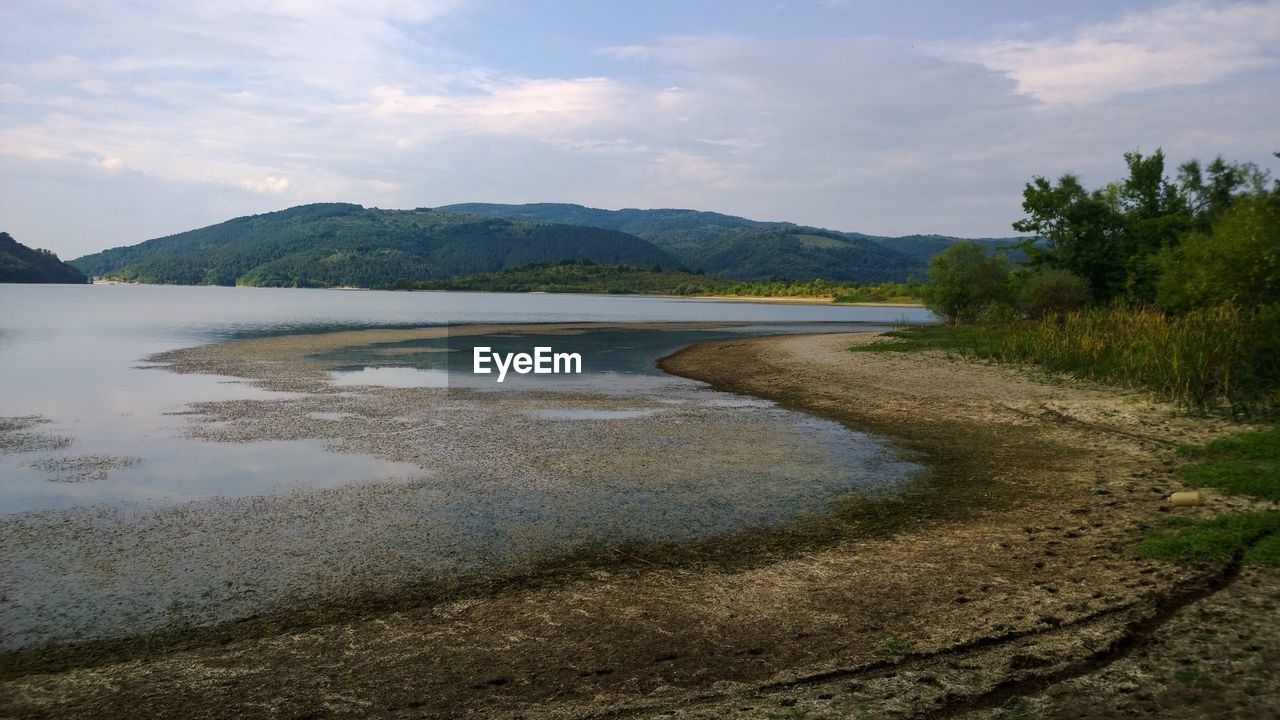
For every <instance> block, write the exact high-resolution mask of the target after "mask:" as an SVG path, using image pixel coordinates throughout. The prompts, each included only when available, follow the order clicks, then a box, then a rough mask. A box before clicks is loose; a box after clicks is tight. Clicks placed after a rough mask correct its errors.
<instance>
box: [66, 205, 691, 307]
mask: <svg viewBox="0 0 1280 720" xmlns="http://www.w3.org/2000/svg"><path fill="white" fill-rule="evenodd" d="M559 260H591V261H594V262H599V263H608V264H627V265H637V266H646V267H648V266H661V267H676V266H677V265H678V264H679V262H678V261H677V260H676V259H675V258H673V257H672V256H671V255H670V254H668V253H666V252H664V251H663V250H660V249H658V248H657V247H655V246H654V245H653V244H651V243H649V242H646V241H645V240H642V239H640V238H637V237H635V236H633V235H628V234H626V233H622V232H618V231H615V230H608V229H601V228H594V227H586V226H581V225H565V224H559V225H557V224H547V223H538V222H531V221H528V220H520V219H505V218H494V217H484V216H479V215H465V214H461V213H454V212H440V211H435V210H430V209H427V208H419V209H417V210H381V209H378V208H365V207H362V206H360V205H352V204H347V203H323V204H315V205H302V206H299V207H294V208H289V209H287V210H280V211H278V212H271V213H265V214H262V215H252V216H249V217H241V218H236V219H234V220H228V221H227V222H224V223H220V224H217V225H211V226H209V227H206V228H201V229H198V230H191V231H188V232H184V233H179V234H177V235H170V236H168V237H162V238H156V239H154V240H148V241H146V242H143V243H140V244H138V245H131V246H128V247H119V248H114V249H111V250H104V251H103V252H100V253H96V254H93V255H86V256H84V257H82V258H77V259H76V260H73V261H72V264H74V265H75V266H76V267H78V268H80V269H81V270H83V271H84V272H86V273H89V274H90V275H94V276H104V277H112V278H118V279H121V280H130V281H136V282H146V283H168V284H177V285H202V284H203V285H261V286H275V287H281V286H284V287H333V286H356V287H372V286H378V285H387V284H391V283H395V282H397V281H418V280H431V279H438V278H445V277H451V276H453V275H460V274H467V273H483V272H492V271H495V270H502V269H505V268H512V267H519V266H521V265H528V264H531V263H544V262H553V261H559Z"/></svg>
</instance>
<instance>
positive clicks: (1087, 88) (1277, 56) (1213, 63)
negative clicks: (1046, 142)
mask: <svg viewBox="0 0 1280 720" xmlns="http://www.w3.org/2000/svg"><path fill="white" fill-rule="evenodd" d="M938 49H939V50H940V51H942V52H943V53H944V54H946V55H949V56H951V57H956V58H962V59H971V60H976V61H978V62H981V63H983V64H984V65H986V66H988V67H991V68H994V69H996V70H1000V71H1002V72H1006V73H1008V74H1009V76H1010V77H1012V78H1014V79H1015V80H1017V82H1018V88H1019V90H1020V91H1022V92H1024V93H1026V94H1028V95H1032V96H1034V97H1036V98H1039V99H1040V100H1043V101H1045V102H1051V103H1076V104H1080V103H1090V102H1097V101H1099V100H1103V99H1106V98H1109V97H1112V96H1115V95H1119V94H1123V93H1128V92H1135V91H1142V90H1150V89H1155V88H1164V87H1169V86H1176V85H1195V84H1204V83H1212V82H1216V81H1218V80H1221V79H1223V78H1225V77H1228V76H1230V75H1233V74H1235V73H1239V72H1244V71H1249V70H1259V69H1270V70H1274V69H1276V68H1278V67H1280V0H1261V1H1260V2H1248V3H1240V4H1229V5H1223V4H1216V3H1214V4H1211V3H1207V2H1180V3H1177V4H1174V5H1169V6H1165V7H1160V8H1157V9H1154V10H1149V11H1144V12H1136V13H1130V14H1128V15H1126V16H1124V17H1123V18H1121V19H1120V20H1117V21H1114V22H1109V23H1102V24H1097V25H1092V26H1089V27H1085V28H1082V29H1080V30H1079V31H1078V32H1076V33H1074V34H1073V35H1072V36H1071V37H1067V38H1043V39H1011V40H998V41H994V42H985V43H981V44H978V45H976V46H972V47H960V46H954V45H953V46H943V47H940V48H938Z"/></svg>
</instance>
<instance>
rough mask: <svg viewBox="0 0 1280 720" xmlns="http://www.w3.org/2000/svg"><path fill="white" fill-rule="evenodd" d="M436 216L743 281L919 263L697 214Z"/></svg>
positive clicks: (786, 227)
mask: <svg viewBox="0 0 1280 720" xmlns="http://www.w3.org/2000/svg"><path fill="white" fill-rule="evenodd" d="M441 209H442V210H449V211H456V212H470V213H476V214H483V215H490V216H494V217H506V218H524V219H530V220H539V221H543V222H560V223H573V224H581V225H590V226H592V227H600V228H609V229H613V230H620V231H622V232H628V233H631V234H633V235H636V236H638V237H641V238H644V239H645V240H648V241H649V242H652V243H653V244H654V245H657V246H658V247H660V248H662V249H663V250H666V251H668V252H670V253H671V254H672V255H674V256H675V257H676V258H677V259H678V260H680V262H682V263H684V265H685V266H686V267H689V268H696V269H699V270H704V271H706V272H707V273H711V274H715V275H723V276H725V277H729V278H735V279H743V280H760V279H766V278H770V277H784V278H797V279H799V278H804V279H809V278H815V277H824V278H830V279H833V280H854V281H860V282H880V281H885V280H905V279H906V278H907V276H908V275H911V274H913V273H916V274H919V273H920V272H922V271H923V269H924V264H923V263H921V262H920V261H919V260H918V259H917V258H913V257H910V256H908V255H905V254H903V253H899V252H897V251H896V250H893V249H892V248H887V247H884V246H883V245H880V244H878V243H876V242H874V241H871V240H868V239H866V238H861V237H854V236H850V235H846V234H844V233H838V232H832V231H830V230H821V229H818V228H806V227H801V226H798V225H795V224H792V223H781V222H760V221H756V220H748V219H746V218H741V217H736V216H733V215H722V214H720V213H713V212H700V211H697V210H675V209H670V210H636V209H626V210H598V209H594V208H587V207H583V206H581V205H570V204H561V203H541V204H530V205H496V204H485V203H469V204H464V205H449V206H446V207H443V208H441Z"/></svg>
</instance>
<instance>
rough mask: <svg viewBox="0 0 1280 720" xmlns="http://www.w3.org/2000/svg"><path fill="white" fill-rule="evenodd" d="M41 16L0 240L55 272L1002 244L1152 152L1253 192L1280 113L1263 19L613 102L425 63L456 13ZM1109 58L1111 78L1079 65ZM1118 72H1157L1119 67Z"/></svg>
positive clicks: (718, 52) (715, 38)
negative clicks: (390, 231)
mask: <svg viewBox="0 0 1280 720" xmlns="http://www.w3.org/2000/svg"><path fill="white" fill-rule="evenodd" d="M1276 2H1280V0H1273V1H1272V2H1271V3H1270V4H1269V5H1267V6H1266V7H1272V6H1274V5H1275V3H1276ZM28 7H29V8H35V9H30V10H29V12H27V13H25V14H24V12H20V11H14V10H9V9H6V12H8V15H7V16H5V18H4V19H5V20H8V21H12V22H10V25H11V26H12V27H14V28H15V29H14V30H13V32H15V33H17V32H31V33H38V32H43V33H46V34H47V38H46V39H47V42H46V43H45V44H47V45H48V48H47V50H45V49H43V45H42V46H41V51H40V52H37V53H35V54H34V55H31V56H21V57H19V56H12V55H8V54H4V55H3V61H2V62H0V101H3V102H4V103H5V105H4V106H3V107H0V121H3V122H2V124H3V128H4V130H3V132H4V137H3V147H4V152H6V153H8V155H7V156H3V157H0V172H2V173H3V177H4V183H3V186H4V187H5V188H6V192H5V193H3V194H0V224H3V225H5V226H8V227H11V228H21V229H22V230H23V233H24V237H27V238H28V239H30V240H31V241H32V242H34V243H37V244H41V245H43V246H46V247H52V248H54V249H55V250H57V251H59V252H62V253H63V254H64V255H68V256H76V255H78V254H80V253H82V252H87V251H90V250H93V249H97V248H99V247H102V246H104V245H107V244H113V245H118V244H124V243H132V242H137V241H139V240H142V239H146V238H147V237H151V236H152V234H154V233H156V232H157V231H159V230H163V231H165V232H175V231H178V230H182V229H187V228H189V227H195V226H198V225H200V224H203V223H207V222H214V221H217V220H223V219H226V218H229V217H232V216H235V215H239V214H246V213H251V212H261V211H263V210H266V209H270V208H272V207H277V208H278V207H282V206H285V205H288V204H294V203H300V202H315V201H333V200H344V201H351V202H359V203H364V204H368V205H379V206H382V207H415V206H422V205H426V206H433V205H441V204H445V203H449V202H460V201H469V200H491V201H502V202H524V201H539V200H558V201H568V202H582V203H585V204H590V205H596V206H607V207H620V206H632V207H635V206H642V207H657V206H667V207H672V206H677V207H699V208H706V209H714V210H721V211H726V212H734V213H738V214H744V215H748V216H753V217H761V218H764V219H789V220H795V221H799V222H805V223H811V224H820V225H826V226H829V227H835V228H840V229H848V230H860V231H864V232H876V233H895V234H896V233H907V232H953V233H962V234H997V233H999V234H1004V233H1008V232H1009V228H1008V223H1009V222H1011V221H1012V220H1014V219H1016V218H1017V217H1019V215H1020V209H1019V203H1020V197H1019V194H1020V190H1021V186H1022V183H1023V182H1025V181H1026V180H1027V179H1029V177H1030V176H1031V175H1032V174H1036V173H1039V174H1045V175H1056V174H1058V173H1060V172H1063V171H1067V170H1075V171H1079V172H1081V173H1083V174H1085V176H1086V180H1090V181H1092V182H1103V181H1105V180H1109V179H1111V178H1112V177H1114V176H1115V175H1116V174H1118V173H1119V172H1120V171H1121V168H1120V164H1121V159H1120V157H1121V153H1122V152H1124V151H1126V150H1131V149H1133V148H1135V147H1139V146H1142V147H1144V148H1145V149H1153V148H1154V147H1155V146H1156V145H1164V146H1165V148H1166V150H1167V151H1168V152H1169V154H1170V155H1171V156H1172V157H1174V158H1183V157H1187V156H1190V155H1199V156H1211V155H1214V154H1217V153H1223V154H1224V155H1226V156H1227V157H1229V158H1235V159H1241V160H1255V161H1260V162H1263V163H1264V164H1266V163H1268V162H1270V161H1271V158H1270V155H1269V151H1270V150H1273V149H1275V148H1273V147H1271V146H1269V145H1268V143H1273V142H1274V138H1275V135H1274V130H1275V128H1274V120H1273V118H1274V117H1275V115H1276V112H1275V102H1274V100H1273V98H1275V97H1277V96H1280V88H1278V87H1277V76H1276V73H1275V72H1274V71H1266V70H1265V68H1264V65H1262V64H1260V62H1261V61H1260V60H1259V59H1258V58H1264V59H1265V58H1267V57H1271V55H1268V53H1274V51H1273V50H1271V49H1268V48H1266V47H1263V45H1264V44H1265V43H1263V42H1262V40H1260V39H1259V38H1266V37H1271V36H1270V35H1268V34H1267V33H1270V32H1271V30H1269V29H1268V28H1271V27H1272V26H1273V25H1274V23H1272V24H1268V22H1269V20H1267V19H1264V18H1259V17H1257V16H1256V15H1251V14H1250V13H1253V12H1254V11H1255V9H1256V8H1258V7H1263V6H1260V5H1256V4H1255V5H1248V6H1202V5H1179V6H1175V7H1174V8H1172V9H1171V8H1165V9H1162V10H1157V11H1153V13H1152V14H1150V15H1149V16H1137V15H1133V16H1127V17H1126V18H1123V19H1121V20H1119V21H1116V22H1115V23H1111V24H1109V25H1104V26H1094V27H1089V28H1083V29H1081V30H1079V31H1078V32H1074V33H1071V34H1069V35H1067V36H1065V37H1061V38H1057V39H1053V38H1050V39H1038V40H1027V41H1023V45H1024V46H1025V47H1023V45H1020V46H1018V48H1022V49H1018V48H1015V47H1014V46H1013V45H1012V44H1010V43H1009V42H1008V41H999V42H990V43H985V44H980V45H970V46H967V47H964V48H960V47H957V46H953V47H951V48H948V49H947V52H946V53H945V54H942V56H926V55H922V54H919V53H918V52H916V51H914V50H912V49H911V47H910V45H911V43H910V42H908V41H903V40H898V39H890V38H878V39H877V38H858V37H854V38H844V39H827V40H787V41H773V42H766V41H760V40H753V39H749V38H742V37H731V36H721V35H711V36H689V37H675V38H669V39H666V40H662V41H658V42H654V43H651V44H648V45H634V46H630V47H625V48H610V49H605V50H601V51H600V52H601V53H604V54H607V55H609V56H610V58H611V60H610V62H609V63H608V64H609V65H610V66H611V67H613V68H615V69H616V68H617V67H618V64H619V63H621V64H622V65H623V70H622V71H619V72H616V73H614V74H612V75H610V76H607V77H606V76H600V75H599V73H598V69H597V72H596V73H595V74H592V73H586V72H584V73H581V74H580V75H579V74H572V73H565V74H564V76H554V75H549V74H548V75H542V76H522V75H519V74H514V73H502V72H498V71H495V70H493V69H491V68H487V67H484V66H483V65H482V64H480V63H478V62H476V61H465V60H464V59H463V58H460V57H459V56H457V55H455V54H453V53H451V52H450V51H449V50H448V49H447V48H444V47H442V46H440V44H439V43H438V42H437V41H436V40H434V39H433V35H432V28H433V27H434V25H433V23H435V22H436V21H437V20H439V19H440V18H441V14H442V13H446V12H450V11H453V10H455V9H456V8H455V3H453V2H419V3H411V4H401V3H395V2H390V0H387V1H386V2H380V3H373V4H368V3H363V4H360V5H356V4H353V3H337V2H329V3H323V4H318V5H317V4H313V3H310V2H301V0H299V1H297V2H277V3H268V4H262V5H260V4H258V3H251V2H249V1H248V0H238V1H236V2H225V3H224V2H211V1H205V0H202V1H201V2H196V3H193V4H176V5H173V4H166V5H157V6H155V7H147V6H146V5H124V6H117V5H116V4H111V5H110V6H108V5H105V4H96V3H87V4H83V5H81V4H80V3H77V4H76V7H77V8H79V10H77V12H70V11H68V10H67V9H66V8H65V7H64V8H62V10H63V11H62V12H61V13H55V15H56V17H52V18H51V17H50V16H49V15H48V14H47V13H46V14H43V15H42V14H41V13H42V12H44V10H45V9H46V8H48V7H56V5H55V4H54V3H47V2H46V3H40V4H33V5H31V6H28ZM1241 7H1242V8H1243V9H1240V8H1241ZM50 12H52V11H50ZM1193 16H1194V18H1198V19H1194V18H1193V19H1188V18H1192V17H1193ZM23 22H26V23H27V25H26V26H23ZM1196 24H1198V25H1199V26H1201V27H1202V29H1205V28H1207V29H1205V30H1204V32H1205V33H1206V34H1205V35H1204V36H1203V37H1200V36H1195V35H1193V34H1190V31H1189V30H1187V26H1188V25H1196ZM1242 25H1249V27H1248V28H1244V27H1242ZM24 28H25V29H24ZM46 28H52V29H51V30H50V29H46ZM1161 33H1163V34H1165V36H1166V39H1167V44H1168V46H1169V48H1175V49H1178V51H1177V52H1181V53H1190V52H1192V51H1196V52H1200V53H1201V54H1200V55H1197V56H1195V57H1196V58H1197V60H1196V64H1197V67H1195V68H1189V69H1187V70H1186V72H1185V73H1183V74H1182V75H1181V80H1180V81H1179V82H1182V81H1190V80H1195V82H1194V83H1192V84H1179V85H1178V86H1177V87H1176V88H1175V89H1176V92H1175V91H1169V92H1163V93H1136V92H1131V91H1132V90H1137V89H1147V88H1151V87H1156V86H1161V87H1166V88H1168V87H1172V86H1170V85H1168V83H1169V82H1172V81H1171V80H1169V77H1174V78H1175V79H1176V78H1177V77H1178V76H1177V75H1176V74H1173V75H1169V76H1168V77H1166V75H1163V74H1159V73H1156V74H1152V73H1155V70H1152V69H1151V67H1150V66H1151V64H1152V63H1154V62H1156V61H1155V60H1153V59H1151V56H1150V55H1149V53H1152V52H1156V51H1160V52H1174V51H1173V50H1167V51H1166V49H1163V46H1161V45H1160V44H1159V43H1158V42H1157V40H1158V38H1157V35H1159V34H1161ZM42 37H45V36H42ZM1223 38H1227V39H1228V40H1226V41H1224V40H1223ZM1228 42H1231V43H1236V44H1237V45H1238V46H1239V50H1240V52H1239V57H1238V58H1234V59H1232V58H1229V57H1226V56H1224V54H1223V52H1222V51H1221V48H1222V47H1224V45H1225V44H1226V43H1228ZM1090 43H1092V44H1090ZM1121 46H1122V47H1123V48H1128V49H1127V50H1124V51H1123V52H1122V51H1121V49H1118V48H1120V47H1121ZM1096 47H1101V48H1104V49H1105V52H1106V53H1111V54H1107V55H1105V57H1106V58H1110V59H1108V60H1107V61H1106V62H1103V63H1101V64H1098V63H1095V64H1093V65H1091V64H1089V63H1087V62H1085V60H1087V59H1088V57H1089V55H1088V52H1095V54H1096V53H1098V52H1103V51H1102V50H1088V49H1089V48H1096ZM1086 50H1088V52H1086ZM8 52H9V51H8V50H7V49H3V48H0V53H8ZM1175 54H1176V53H1175ZM1131 56H1132V57H1135V58H1139V59H1142V62H1141V63H1138V64H1136V65H1133V66H1132V67H1131V66H1119V65H1116V63H1115V62H1114V60H1115V58H1118V57H1131ZM89 58H92V59H91V60H90V59H89ZM1019 58H1020V59H1019ZM1081 58H1084V59H1081ZM1015 60H1017V62H1015ZM1160 62H1163V63H1166V64H1169V63H1182V64H1183V65H1185V64H1186V63H1185V62H1184V61H1183V60H1180V59H1178V58H1166V59H1164V60H1161V61H1160ZM1157 64H1158V63H1157ZM1095 65H1096V67H1095ZM1143 67H1145V68H1147V69H1146V70H1142V69H1141V68H1143ZM1162 67H1163V66H1162ZM1055 68H1056V69H1055ZM1081 68H1083V70H1082V69H1081ZM1259 68H1264V70H1263V71H1262V72H1259ZM1160 72H1162V73H1163V72H1164V71H1163V70H1161V71H1160ZM1055 73H1057V74H1055ZM1197 73H1198V74H1197ZM1203 78H1211V79H1210V80H1204V79H1203ZM1161 83H1164V85H1160V84H1161ZM1099 88H1102V89H1103V90H1099ZM1045 100H1051V101H1052V102H1045ZM1065 100H1070V102H1066V101H1065ZM1085 100H1087V101H1088V102H1087V104H1084V101H1085ZM1059 101H1062V102H1059ZM126 161H127V163H126ZM117 163H118V164H117ZM31 178H36V180H32V179H31ZM170 186H172V187H174V188H177V189H176V190H174V191H173V192H159V191H157V188H158V187H170ZM201 193H204V195H203V196H202V195H201ZM102 198H111V199H112V202H111V203H107V202H104V201H101V199H102ZM162 199H163V200H162ZM175 199H180V203H179V204H178V205H174V204H173V201H174V200H175ZM69 202H70V203H73V204H76V205H77V206H80V205H84V206H85V207H92V208H97V210H95V212H97V211H100V212H112V209H111V208H122V209H127V213H125V212H124V210H121V211H120V212H121V213H122V214H123V215H125V217H121V218H113V219H112V221H111V222H100V223H99V226H100V228H101V229H100V230H93V231H86V227H87V226H85V225H83V224H76V223H81V222H82V220H81V219H79V218H80V215H81V214H69V213H63V212H57V211H56V210H57V209H59V208H64V207H66V206H67V204H68V203H69ZM181 207H189V208H191V210H190V211H189V215H188V216H186V217H187V219H186V220H185V221H181V222H179V220H180V217H182V215H181V213H182V211H181ZM73 216H74V217H73ZM15 218H16V220H15ZM22 218H29V219H26V220H23V219H22ZM30 218H38V219H39V220H38V222H37V220H35V219H30ZM61 238H65V239H61ZM64 242H65V243H67V244H66V245H60V243H64ZM89 243H96V246H94V245H89Z"/></svg>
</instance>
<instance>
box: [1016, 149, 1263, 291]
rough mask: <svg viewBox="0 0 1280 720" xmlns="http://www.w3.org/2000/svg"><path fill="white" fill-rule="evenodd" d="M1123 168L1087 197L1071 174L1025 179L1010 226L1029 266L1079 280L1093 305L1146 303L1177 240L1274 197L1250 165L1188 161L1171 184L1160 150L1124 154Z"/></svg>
mask: <svg viewBox="0 0 1280 720" xmlns="http://www.w3.org/2000/svg"><path fill="white" fill-rule="evenodd" d="M1125 164H1126V166H1127V168H1128V175H1127V176H1126V177H1125V178H1123V179H1122V180H1119V181H1117V182H1114V183H1111V184H1109V185H1106V186H1104V187H1102V188H1098V189H1095V190H1092V191H1091V190H1088V189H1086V188H1085V187H1084V186H1083V184H1082V183H1081V182H1080V179H1079V178H1078V177H1077V176H1075V175H1072V174H1066V175H1063V176H1062V177H1061V178H1059V179H1058V181H1057V182H1056V183H1055V182H1050V181H1049V180H1047V179H1046V178H1043V177H1036V178H1033V179H1032V181H1031V182H1029V183H1027V185H1026V187H1025V188H1024V190H1023V203H1022V208H1023V211H1024V212H1025V213H1026V217H1025V218H1023V219H1021V220H1019V221H1017V222H1015V223H1014V224H1013V227H1014V229H1015V230H1018V231H1019V232H1024V233H1029V234H1030V236H1031V237H1029V238H1028V239H1027V240H1026V241H1025V242H1024V244H1023V247H1024V249H1025V251H1026V252H1027V255H1028V257H1029V262H1030V264H1031V266H1033V267H1052V268H1058V269H1062V270H1067V271H1069V272H1072V273H1074V274H1076V275H1079V276H1080V277H1082V278H1084V279H1085V280H1086V281H1088V283H1089V288H1090V292H1091V293H1092V295H1093V298H1094V299H1095V300H1097V301H1102V302H1105V301H1110V300H1112V299H1116V298H1120V299H1123V300H1125V301H1127V302H1130V303H1152V302H1154V301H1155V300H1156V298H1157V294H1158V290H1157V287H1158V286H1159V285H1161V276H1162V274H1164V273H1165V272H1166V271H1167V268H1168V261H1169V259H1170V258H1172V257H1174V255H1173V254H1171V253H1173V252H1174V250H1175V249H1176V248H1177V247H1178V246H1179V245H1180V244H1181V243H1182V242H1183V240H1184V239H1185V238H1187V237H1189V236H1190V235H1191V234H1192V233H1196V232H1199V233H1208V232H1209V231H1210V228H1212V227H1213V226H1214V224H1215V223H1217V222H1218V220H1219V219H1221V218H1223V217H1225V215H1226V214H1227V213H1228V212H1229V211H1230V209H1231V207H1232V206H1233V205H1234V204H1235V203H1236V202H1237V201H1238V200H1239V199H1240V198H1241V197H1262V196H1266V195H1268V194H1271V195H1274V194H1275V191H1274V190H1271V191H1268V189H1267V187H1266V184H1267V175H1266V173H1264V172H1262V171H1261V170H1259V169H1258V168H1257V167H1256V166H1255V165H1253V164H1251V163H1239V164H1236V163H1228V162H1226V161H1225V160H1223V159H1222V158H1217V159H1215V160H1214V161H1213V162H1211V163H1209V164H1208V165H1207V166H1201V164H1200V163H1199V162H1198V161H1195V160H1192V161H1190V162H1187V163H1185V164H1183V165H1182V166H1181V167H1180V168H1179V170H1178V173H1177V177H1176V178H1171V177H1169V175H1168V174H1167V173H1166V169H1165V156H1164V153H1163V152H1162V151H1161V150H1156V151H1155V152H1154V153H1152V154H1151V155H1143V154H1142V153H1140V152H1131V153H1126V154H1125ZM1161 258H1164V259H1165V260H1164V261H1162V260H1161ZM1165 284H1166V285H1167V282H1166V283H1165ZM1159 292H1164V293H1166V294H1167V292H1168V291H1167V290H1165V291H1159Z"/></svg>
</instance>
